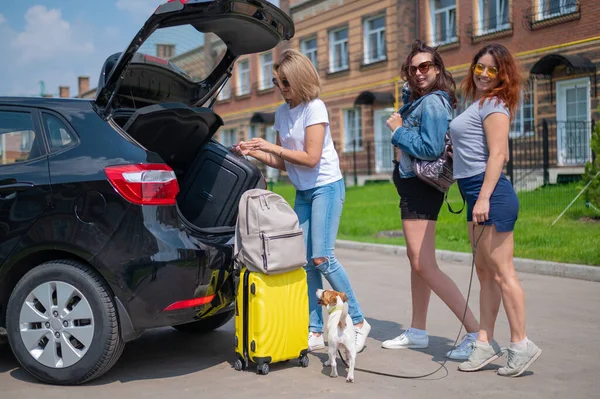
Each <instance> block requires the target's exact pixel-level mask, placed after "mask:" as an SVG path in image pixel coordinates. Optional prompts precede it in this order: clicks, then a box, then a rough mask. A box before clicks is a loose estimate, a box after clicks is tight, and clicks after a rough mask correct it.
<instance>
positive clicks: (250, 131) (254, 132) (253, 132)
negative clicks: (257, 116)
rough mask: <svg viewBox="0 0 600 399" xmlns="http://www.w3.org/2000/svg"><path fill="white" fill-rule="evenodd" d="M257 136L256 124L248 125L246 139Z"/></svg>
mask: <svg viewBox="0 0 600 399" xmlns="http://www.w3.org/2000/svg"><path fill="white" fill-rule="evenodd" d="M257 137H258V125H250V126H249V127H248V141H250V140H252V139H254V138H257Z"/></svg>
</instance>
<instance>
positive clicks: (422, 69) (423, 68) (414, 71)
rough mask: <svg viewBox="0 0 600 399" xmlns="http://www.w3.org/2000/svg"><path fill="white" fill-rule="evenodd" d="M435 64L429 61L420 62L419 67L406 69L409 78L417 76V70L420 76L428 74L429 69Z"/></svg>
mask: <svg viewBox="0 0 600 399" xmlns="http://www.w3.org/2000/svg"><path fill="white" fill-rule="evenodd" d="M434 65H435V64H434V63H433V62H431V61H425V62H421V63H420V64H419V65H417V66H413V65H411V66H410V68H408V72H409V73H410V76H415V75H416V74H417V69H418V70H419V72H421V74H422V75H424V74H426V73H427V72H429V68H430V67H432V66H434Z"/></svg>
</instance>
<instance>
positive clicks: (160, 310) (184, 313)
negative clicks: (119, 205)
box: [95, 206, 235, 340]
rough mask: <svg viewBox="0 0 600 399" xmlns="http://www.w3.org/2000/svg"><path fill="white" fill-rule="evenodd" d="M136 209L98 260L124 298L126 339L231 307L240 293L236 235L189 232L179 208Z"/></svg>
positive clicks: (121, 299) (122, 310)
mask: <svg viewBox="0 0 600 399" xmlns="http://www.w3.org/2000/svg"><path fill="white" fill-rule="evenodd" d="M132 208H133V209H131V210H130V211H129V212H128V215H127V216H126V217H125V218H124V220H123V222H122V224H121V226H120V228H119V229H118V230H117V231H116V232H115V234H114V236H113V237H112V238H111V239H110V241H109V242H108V243H107V245H106V246H105V247H104V248H103V250H102V251H101V252H100V253H99V254H98V256H97V257H96V259H95V263H98V264H101V265H103V267H102V269H104V270H106V271H107V272H106V273H105V274H106V277H107V280H108V281H109V282H110V284H111V286H112V287H113V291H114V293H115V297H116V298H117V299H118V301H117V306H118V307H120V309H118V311H119V317H120V318H121V328H122V330H123V332H124V338H125V339H126V340H129V339H133V338H135V337H136V335H139V334H138V332H141V331H143V330H145V329H149V328H154V327H163V326H172V325H177V324H183V323H188V322H192V321H194V320H198V319H200V318H203V317H208V316H211V315H214V314H216V313H218V312H220V311H223V310H224V309H226V308H228V307H229V306H230V305H231V304H232V302H233V300H234V297H235V296H234V282H233V276H232V269H233V262H232V253H233V235H232V234H221V235H212V236H199V235H198V234H197V233H193V232H191V231H187V230H186V229H185V227H184V226H183V225H182V224H181V223H179V221H178V220H179V219H178V217H177V211H176V209H175V207H149V206H145V207H132ZM171 208H172V209H171ZM213 295H214V298H213V299H212V300H211V301H210V302H209V303H207V304H205V305H202V306H198V307H194V308H186V309H181V310H173V311H165V309H166V308H167V307H168V306H170V305H172V304H174V303H177V302H180V301H185V300H190V299H193V298H199V297H210V296H213ZM119 303H120V305H119ZM128 330H131V331H128Z"/></svg>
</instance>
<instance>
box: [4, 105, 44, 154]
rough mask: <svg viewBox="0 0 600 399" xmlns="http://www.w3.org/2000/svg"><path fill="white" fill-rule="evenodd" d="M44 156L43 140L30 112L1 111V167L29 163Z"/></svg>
mask: <svg viewBox="0 0 600 399" xmlns="http://www.w3.org/2000/svg"><path fill="white" fill-rule="evenodd" d="M42 155H44V152H43V145H42V141H41V138H40V137H39V136H38V135H36V133H35V130H34V128H33V117H32V115H31V113H29V112H19V111H0V165H10V164H14V163H18V162H24V161H28V160H30V159H35V158H38V157H40V156H42Z"/></svg>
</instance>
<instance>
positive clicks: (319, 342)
mask: <svg viewBox="0 0 600 399" xmlns="http://www.w3.org/2000/svg"><path fill="white" fill-rule="evenodd" d="M323 348H325V340H324V339H323V334H321V335H318V336H317V335H316V334H313V333H312V332H309V333H308V351H309V352H312V351H316V350H319V349H323Z"/></svg>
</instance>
